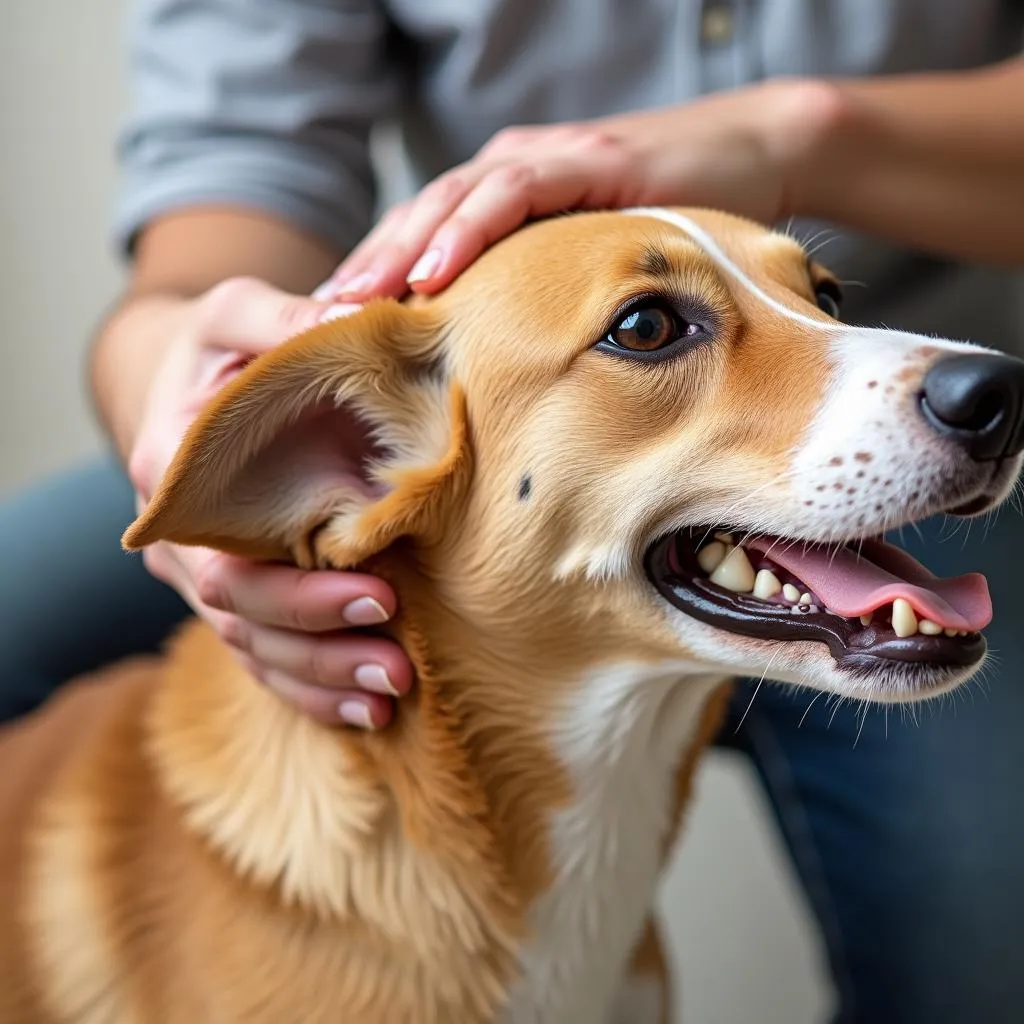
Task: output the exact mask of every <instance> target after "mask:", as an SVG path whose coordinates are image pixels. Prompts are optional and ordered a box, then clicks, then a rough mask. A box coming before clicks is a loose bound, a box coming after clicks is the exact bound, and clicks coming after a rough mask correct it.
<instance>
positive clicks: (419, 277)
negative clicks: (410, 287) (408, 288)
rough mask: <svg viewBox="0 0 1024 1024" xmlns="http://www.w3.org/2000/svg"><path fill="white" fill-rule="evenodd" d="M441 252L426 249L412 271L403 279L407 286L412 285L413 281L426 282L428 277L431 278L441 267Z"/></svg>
mask: <svg viewBox="0 0 1024 1024" xmlns="http://www.w3.org/2000/svg"><path fill="white" fill-rule="evenodd" d="M441 256H442V253H441V250H440V249H428V250H427V251H426V252H425V253H424V254H423V255H422V256H421V257H420V258H419V259H418V260H417V261H416V262H415V263H414V264H413V268H412V270H410V271H409V276H408V277H407V278H406V279H405V280H406V283H407V284H412V283H413V282H415V281H426V279H427V278H428V277H433V276H434V273H435V272H436V271H437V268H438V267H439V266H441Z"/></svg>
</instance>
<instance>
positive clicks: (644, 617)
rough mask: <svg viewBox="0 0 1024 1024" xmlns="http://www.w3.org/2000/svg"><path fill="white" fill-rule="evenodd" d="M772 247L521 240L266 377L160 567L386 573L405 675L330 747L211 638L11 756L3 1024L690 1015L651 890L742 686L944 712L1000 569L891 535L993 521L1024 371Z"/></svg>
mask: <svg viewBox="0 0 1024 1024" xmlns="http://www.w3.org/2000/svg"><path fill="white" fill-rule="evenodd" d="M840 295H841V291H840V287H839V284H838V283H837V281H836V279H835V278H834V276H832V275H831V274H830V273H829V271H828V270H826V269H825V268H824V267H823V266H821V265H819V264H818V263H817V262H816V261H814V260H812V259H810V258H809V257H808V255H807V254H806V253H805V251H804V250H803V249H802V248H801V246H800V245H799V244H798V243H797V242H796V241H794V240H793V239H792V238H790V237H787V236H786V235H784V234H781V233H777V232H774V231H771V230H768V229H766V228H764V227H762V226H760V225H757V224H755V223H753V222H750V221H747V220H744V219H741V218H737V217H734V216H731V215H726V214H723V213H719V212H715V211H708V210H696V209H675V208H673V209H661V208H658V209H634V210H627V211H616V212H587V213H577V214H571V215H565V216H560V217H555V218H551V219H546V220H541V221H538V222H536V223H532V224H530V225H528V226H526V227H524V228H523V229H521V230H520V231H518V232H516V233H515V234H513V235H512V236H510V237H509V238H507V239H505V240H503V241H502V242H500V243H498V244H497V245H495V246H493V247H492V248H491V249H490V250H488V251H487V252H486V253H485V254H484V255H483V256H481V257H480V258H479V260H477V261H476V263H475V264H474V265H473V266H472V267H471V268H470V269H468V270H467V271H466V272H465V273H464V274H463V275H462V276H461V277H460V278H459V279H458V280H457V281H456V282H455V283H454V284H452V285H451V286H450V287H449V288H448V289H446V290H445V291H444V292H443V293H442V294H440V295H439V296H437V297H435V298H433V299H422V298H413V299H410V300H408V301H406V302H395V301H393V300H379V301H375V302H372V303H370V304H369V305H367V306H366V307H365V308H363V309H362V310H361V311H360V312H358V313H356V314H355V315H353V316H351V317H349V318H347V319H344V320H339V321H335V322H332V323H327V324H323V325H321V326H319V327H317V328H315V329H313V330H311V331H308V332H306V333H304V334H303V335H301V336H299V337H297V338H295V339H294V340H292V341H290V342H288V343H287V344H285V345H283V346H281V347H280V348H278V349H276V350H275V351H273V352H271V353H269V354H267V355H265V356H262V357H261V358H259V359H257V360H256V361H255V362H253V363H252V364H250V365H249V366H248V367H247V368H246V369H245V370H244V371H243V372H242V373H241V374H240V375H239V376H238V377H237V378H235V379H234V380H233V381H231V382H230V383H229V384H228V385H226V386H225V387H224V388H223V390H222V391H220V392H219V393H218V395H217V396H216V397H215V399H214V400H213V401H212V402H211V404H210V405H209V407H208V408H207V409H205V410H204V412H203V413H202V415H201V416H200V417H199V418H198V420H197V421H196V423H195V424H194V426H193V427H192V429H191V430H190V432H189V433H188V435H187V436H186V438H185V440H184V442H183V443H182V445H181V447H180V448H179V450H178V453H177V455H176V457H175V459H174V461H173V463H172V464H171V466H170V468H169V469H168V471H167V473H166V475H165V477H164V479H163V481H162V483H161V485H160V488H159V490H158V491H157V493H156V494H155V496H154V497H153V499H152V501H151V502H150V503H149V505H148V506H147V507H146V508H145V509H144V510H143V511H142V512H141V513H140V515H139V516H138V518H137V519H136V520H135V522H134V523H132V525H131V526H130V528H129V529H128V530H127V532H126V534H125V536H124V538H123V543H124V545H125V547H126V548H127V549H129V550H132V551H137V550H140V549H143V548H145V546H147V545H149V544H152V543H153V542H155V541H158V540H161V539H165V540H171V541H174V542H177V543H180V544H195V545H203V546H207V547H212V548H217V549H220V550H223V551H227V552H232V553H235V554H239V555H244V556H247V557H251V558H257V559H262V560H272V561H286V562H289V563H293V564H295V565H298V566H300V567H302V568H306V569H315V568H322V567H334V568H337V569H347V568H353V567H359V568H360V569H361V570H364V571H367V572H370V573H374V574H376V575H378V576H380V577H382V578H384V579H386V580H387V581H389V582H390V584H391V585H392V586H393V587H394V588H395V590H396V593H397V595H398V600H399V614H398V615H397V616H396V617H395V619H394V620H393V621H392V622H391V623H389V624H388V625H387V626H386V627H382V633H384V634H387V635H389V636H392V637H394V638H395V639H396V640H398V641H400V642H401V643H402V645H403V646H404V648H405V649H406V651H408V652H409V654H410V656H411V658H412V661H413V663H414V665H415V667H416V670H417V678H418V683H417V687H416V689H415V691H414V693H413V694H412V695H410V696H409V697H408V698H406V699H404V700H403V702H402V704H401V707H400V708H399V710H398V714H397V719H396V721H395V722H394V723H393V724H392V725H391V726H389V727H388V728H386V729H383V730H381V731H380V732H379V733H370V734H363V733H361V732H359V733H357V732H356V731H353V730H338V729H330V728H327V727H326V726H322V725H319V724H317V723H315V722H314V721H313V720H311V719H309V718H307V717H305V716H303V715H302V714H300V713H299V712H298V711H296V710H295V709H293V708H292V707H291V706H289V705H287V704H286V703H285V702H284V701H283V700H281V699H279V698H278V697H276V696H275V695H274V694H273V693H272V692H270V691H269V690H267V689H266V688H263V687H261V686H260V685H258V684H257V683H256V682H255V681H254V680H253V679H251V678H250V677H248V676H247V675H246V672H245V671H244V669H243V668H242V667H241V665H240V664H239V662H238V661H236V659H235V658H234V657H233V655H232V654H231V653H230V650H229V649H228V648H227V647H226V646H225V645H224V644H222V643H221V642H220V641H219V640H218V639H217V638H216V636H215V635H214V634H213V632H212V631H211V630H210V629H209V628H207V627H206V626H205V625H203V624H200V623H198V622H193V623H191V624H188V625H187V626H185V627H184V628H183V630H182V631H181V632H180V633H178V634H177V635H176V636H175V637H174V638H173V639H172V641H171V642H170V643H169V645H168V647H167V649H166V651H165V652H164V653H163V654H162V655H161V656H159V657H150V658H137V659H132V660H129V661H126V662H124V663H121V664H117V665H114V666H111V667H109V668H105V669H103V670H102V671H100V672H98V673H96V674H95V675H94V676H90V677H88V678H86V679H82V680H76V681H74V682H72V683H70V684H69V685H67V686H66V687H64V688H63V689H62V691H61V692H60V693H59V694H57V695H56V696H55V697H53V698H52V699H51V700H50V701H49V702H48V703H47V704H46V705H45V706H44V707H43V708H41V709H40V710H39V711H38V712H37V713H35V714H33V715H31V716H29V717H27V718H26V719H24V720H22V721H20V722H18V723H15V724H12V725H10V726H7V727H6V728H5V729H4V730H3V732H2V734H0V764H2V765H3V772H2V774H0V905H2V906H3V907H4V908H5V911H4V914H3V917H2V921H0V1024H65V1022H66V1024H70V1022H75V1024H93V1022H97V1024H98V1022H104V1024H115V1022H117V1024H120V1022H125V1024H128V1022H146V1024H155V1022H167V1024H176V1022H182V1021H184V1022H188V1024H198V1022H203V1021H211V1022H212V1021H217V1022H241V1021H246V1022H267V1024H270V1022H272V1024H283V1022H301V1024H318V1022H328V1021H329V1022H332V1024H335V1022H337V1021H345V1022H349V1024H405V1022H408V1024H427V1022H457V1024H474V1022H481V1024H482V1022H496V1021H502V1022H513V1024H522V1022H558V1024H567V1022H568V1024H575V1022H585V1024H595V1022H608V1024H654V1022H658V1021H666V1020H667V1019H668V1015H669V1007H670V988H669V980H668V978H667V977H666V971H665V965H664V959H663V956H662V951H661V946H660V944H659V939H658V932H657V926H656V922H655V918H654V915H653V913H652V902H653V898H654V893H655V889H656V886H657V882H658V878H659V872H660V870H661V868H662V866H663V865H664V863H665V860H666V857H667V855H668V853H669V851H670V849H671V844H672V842H673V841H674V837H675V834H676V833H677V831H678V829H679V823H680V821H681V818H682V816H683V813H684V810H685V806H686V803H687V798H688V795H689V792H690V787H691V782H692V777H693V772H694V768H695V765H696V764H697V762H698V759H699V756H700V753H701V751H702V749H703V748H704V747H705V746H706V745H707V744H708V743H709V742H710V740H711V739H712V738H713V737H714V735H715V732H716V729H717V728H718V727H719V725H720V722H721V719H722V715H723V711H724V708H725V705H726V702H727V700H728V698H729V693H730V685H731V683H730V680H731V679H733V678H734V677H736V676H741V675H744V676H745V675H758V676H764V677H766V678H768V679H770V680H773V681H778V682H780V683H784V684H786V683H789V684H799V685H801V686H806V687H811V688H814V689H817V690H819V691H826V692H828V693H832V694H840V695H843V696H850V697H853V698H857V699H861V700H865V701H888V702H902V701H910V700H923V699H926V698H929V697H932V696H935V695H937V694H941V693H943V692H946V691H948V690H950V689H951V688H953V687H955V686H957V685H958V684H961V683H963V682H964V681H965V680H967V679H969V678H970V677H971V676H972V675H973V674H974V673H976V672H977V671H978V669H979V668H980V666H981V665H982V663H983V661H984V658H985V640H984V637H983V634H982V630H983V629H984V628H985V626H986V625H987V624H988V622H989V621H990V619H991V616H992V609H991V605H990V601H989V595H988V590H987V585H986V582H985V580H984V578H983V577H982V576H980V575H977V574H970V575H967V576H963V577H959V578H957V579H952V580H940V579H937V578H936V577H934V576H933V575H932V574H931V573H929V572H928V570H927V569H925V568H924V567H922V566H920V565H919V564H918V563H917V562H915V561H914V560H912V559H911V558H910V557H909V556H907V555H906V554H905V553H903V552H901V551H899V550H898V549H896V548H895V547H892V546H890V545H888V544H886V543H883V542H882V540H880V539H879V538H880V536H881V535H882V534H883V533H885V532H886V531H888V530H889V529H891V528H893V527H896V526H899V525H901V524H903V523H907V522H911V521H913V520H916V519H921V518H925V517H928V516H931V515H933V514H936V513H940V512H949V513H951V514H954V515H960V516H974V515H979V514H981V513H984V512H986V511H988V510H990V509H992V508H995V507H996V506H997V505H998V504H1000V503H1001V502H1002V501H1004V500H1005V499H1006V498H1007V496H1008V495H1009V493H1010V491H1011V489H1012V486H1013V484H1014V482H1015V480H1016V478H1017V476H1018V474H1019V472H1020V468H1021V451H1022V450H1024V364H1022V363H1020V362H1018V361H1015V360H1013V359H1010V358H1008V357H1005V356H1001V355H998V354H996V353H994V352H992V351H990V350H988V349H985V348H981V347H979V346H975V345H969V344H965V343H954V342H952V341H946V340H939V339H935V338H926V337H922V336H918V335H914V334H908V333H901V332H899V331H893V330H874V329H865V328H859V327H857V328H855V327H850V326H847V325H844V324H843V323H841V322H840V320H839V319H838V314H839V310H838V302H839V299H840Z"/></svg>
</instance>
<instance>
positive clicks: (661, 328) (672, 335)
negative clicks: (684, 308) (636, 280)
mask: <svg viewBox="0 0 1024 1024" xmlns="http://www.w3.org/2000/svg"><path fill="white" fill-rule="evenodd" d="M688 326H689V325H683V327H684V329H685V328H686V327H688ZM684 332H685V331H684ZM684 332H680V330H679V325H678V324H677V323H676V320H675V318H674V317H673V316H672V314H671V313H669V312H668V311H667V310H665V309H662V308H661V307H660V306H644V307H643V308H642V309H635V310H633V312H631V313H628V314H627V315H626V316H624V317H623V318H622V319H621V320H620V321H619V322H618V323H617V324H616V325H615V327H614V328H613V329H612V331H611V333H610V334H609V335H608V340H609V341H611V342H612V343H613V344H615V345H618V347H619V348H624V349H628V350H629V351H631V352H654V351H655V350H657V349H659V348H664V347H665V346H666V345H667V344H669V342H672V341H675V340H676V338H678V337H680V335H681V333H684Z"/></svg>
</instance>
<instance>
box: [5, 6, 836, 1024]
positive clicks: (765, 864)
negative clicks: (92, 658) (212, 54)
mask: <svg viewBox="0 0 1024 1024" xmlns="http://www.w3.org/2000/svg"><path fill="white" fill-rule="evenodd" d="M123 8H124V0H20V2H19V0H5V3H4V18H3V31H2V33H0V140H2V142H0V153H2V154H3V157H2V162H0V183H2V188H0V337H2V339H3V340H2V342H0V345H2V347H0V351H2V353H3V356H4V360H3V362H4V365H3V370H2V372H0V431H2V437H3V444H2V446H0V496H2V495H3V494H5V493H8V492H9V491H10V490H12V489H14V488H17V487H20V486H22V485H26V484H28V483H30V482H31V481H33V480H35V479H38V478H39V477H41V476H42V475H44V474H46V473H48V472H51V471H53V470H56V469H58V468H59V467H61V466H64V465H66V464H68V463H69V462H71V461H72V460H74V459H77V458H80V457H83V456H85V455H87V454H89V453H91V452H94V451H96V450H97V449H98V446H99V441H98V434H97V432H96V430H95V429H94V426H93V423H92V419H91V415H90V412H89V407H88V403H87V401H86V399H85V390H84V385H83V381H84V374H83V360H84V353H85V351H86V342H87V339H88V336H89V333H90V331H91V330H92V328H93V325H94V324H95V322H96V320H97V317H98V316H99V315H100V314H101V312H102V310H103V309H104V307H105V305H106V304H107V303H108V302H109V301H110V300H111V298H112V297H113V296H114V294H115V292H116V289H117V286H118V280H119V268H118V267H117V265H116V262H115V261H114V259H113V256H112V254H111V251H110V248H109V245H108V242H107V239H106V235H105V232H106V228H107V217H108V214H109V209H110V198H111V189H112V186H113V174H114V166H113V158H112V155H113V154H112V141H113V135H114V130H115V127H116V124H117V119H118V117H119V115H120V113H121V110H122V108H123V102H124V93H123V83H122V80H121V59H122V53H121V48H120V47H121V39H122V25H121V17H122V13H123ZM0 614H2V609H0ZM0 669H2V666H0ZM663 902H664V907H665V913H666V918H667V922H668V925H669V928H670V933H671V937H672V943H673V951H674V954H675V955H676V956H677V957H678V958H679V959H680V961H681V963H682V964H683V965H684V967H685V974H686V980H685V985H684V995H683V1003H684V1006H685V1010H686V1021H687V1024H746V1022H752V1024H753V1022H756V1024H811V1022H813V1021H820V1020H823V1019H824V1018H825V1012H824V1009H825V1007H826V1006H827V1005H828V1003H829V998H830V997H829V992H828V989H827V987H826V986H825V985H824V983H823V981H822V977H821V972H820V965H819V962H818V958H819V953H818V949H817V945H816V940H815V938H814V936H813V933H812V931H811V929H810V927H809V923H808V920H807V911H806V908H805V906H804V904H803V902H802V899H801V898H800V896H799V895H798V893H797V891H796V888H795V885H794V882H793V879H792V877H791V875H790V872H789V868H788V864H787V863H786V862H785V861H784V860H783V859H782V856H781V853H780V847H779V843H778V840H777V837H776V835H775V833H774V831H773V829H772V828H771V827H770V824H769V821H768V818H767V815H766V811H765V808H764V807H763V805H762V802H761V799H760V794H759V792H758V790H757V788H756V786H755V785H754V782H753V779H752V776H751V775H750V773H749V772H748V771H747V769H746V767H745V766H744V765H742V764H741V763H739V762H738V761H737V760H735V759H728V758H725V757H722V756H714V757H712V758H711V759H710V761H709V762H708V763H707V764H706V766H705V769H704V771H703V773H702V775H701V778H700V784H699V792H698V799H697V803H696V807H695V808H694V809H693V811H692V813H691V817H690V823H689V827H688V830H687V837H686V841H685V843H684V845H683V848H682V851H681V854H680V856H679V857H677V859H676V861H675V863H674V864H673V869H672V871H671V873H670V875H669V877H668V879H667V880H666V885H665V891H664V901H663Z"/></svg>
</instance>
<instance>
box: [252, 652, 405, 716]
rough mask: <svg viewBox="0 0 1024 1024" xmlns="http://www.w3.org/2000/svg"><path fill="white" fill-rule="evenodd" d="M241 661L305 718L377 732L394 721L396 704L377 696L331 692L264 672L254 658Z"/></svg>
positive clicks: (350, 691) (352, 691)
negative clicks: (306, 716) (304, 715)
mask: <svg viewBox="0 0 1024 1024" xmlns="http://www.w3.org/2000/svg"><path fill="white" fill-rule="evenodd" d="M238 657H239V660H240V661H241V662H242V664H243V665H244V666H245V668H246V669H247V670H248V671H249V673H250V674H251V675H253V676H254V677H255V678H257V679H258V680H259V681H260V682H262V683H263V684H264V685H265V686H267V687H268V688H269V689H271V690H273V691H274V692H275V693H276V694H277V695H278V696H280V697H281V698H283V699H284V700H286V701H287V702H288V703H289V704H291V705H293V706H294V707H296V708H297V709H298V710H299V711H301V712H302V713H303V714H306V715H309V716H310V717H311V718H314V719H316V720H317V721H319V722H323V723H324V724H325V725H350V726H356V727H357V728H360V729H367V730H374V729H380V728H382V727H383V726H385V725H387V724H388V723H389V722H390V721H391V719H392V718H393V717H394V702H393V701H392V700H391V699H390V698H388V697H383V696H381V695H379V694H376V693H366V692H363V691H359V690H328V689H324V688H323V687H319V686H310V685H308V684H307V683H303V682H300V681H299V680H297V679H293V678H292V677H291V676H289V675H287V674H286V673H282V672H278V671H276V670H274V669H263V668H262V667H261V666H260V665H259V664H258V663H257V662H255V661H254V660H253V659H251V658H250V657H248V656H246V655H244V654H240V655H239V656H238Z"/></svg>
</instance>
